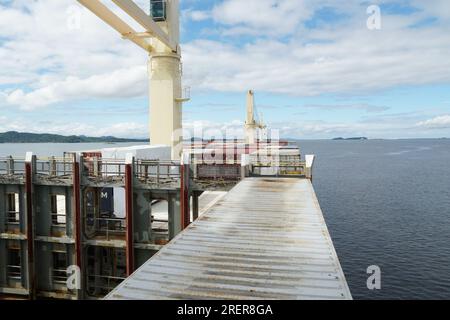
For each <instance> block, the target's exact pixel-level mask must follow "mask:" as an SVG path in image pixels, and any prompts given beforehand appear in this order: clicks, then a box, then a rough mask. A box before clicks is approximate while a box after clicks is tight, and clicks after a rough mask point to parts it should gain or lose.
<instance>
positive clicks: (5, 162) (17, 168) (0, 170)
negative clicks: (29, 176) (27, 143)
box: [0, 156, 25, 175]
mask: <svg viewBox="0 0 450 320" xmlns="http://www.w3.org/2000/svg"><path fill="white" fill-rule="evenodd" d="M23 174H25V159H24V158H13V157H11V156H9V157H0V175H23Z"/></svg>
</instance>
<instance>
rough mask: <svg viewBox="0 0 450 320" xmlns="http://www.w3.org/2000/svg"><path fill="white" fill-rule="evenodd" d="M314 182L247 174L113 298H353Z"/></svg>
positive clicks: (136, 273)
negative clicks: (246, 177) (255, 176)
mask: <svg viewBox="0 0 450 320" xmlns="http://www.w3.org/2000/svg"><path fill="white" fill-rule="evenodd" d="M351 298H352V297H351V294H350V291H349V288H348V285H347V282H346V279H345V276H344V274H343V272H342V268H341V266H340V263H339V259H338V257H337V255H336V251H335V249H334V246H333V243H332V240H331V238H330V235H329V232H328V229H327V226H326V223H325V221H324V218H323V215H322V211H321V209H320V206H319V203H318V201H317V198H316V195H315V192H314V189H313V187H312V184H311V182H310V181H309V180H307V179H293V178H248V179H245V180H243V181H242V182H240V183H239V184H238V185H237V186H236V187H235V188H233V189H232V190H231V191H230V192H229V193H228V194H227V195H226V196H225V197H224V198H222V200H220V201H219V202H218V203H217V204H216V205H215V206H213V207H212V208H211V209H210V210H208V211H207V212H206V213H205V214H203V215H202V216H201V217H200V218H199V219H198V220H197V221H196V222H194V223H193V224H192V225H191V226H189V227H188V228H187V229H186V230H185V231H183V232H182V233H181V234H179V235H178V236H177V237H176V238H175V239H173V241H171V242H170V243H169V244H168V245H166V246H165V247H164V248H163V249H161V250H160V251H159V252H158V253H157V254H156V255H155V256H153V257H152V258H151V259H150V260H149V261H147V262H146V263H145V264H144V265H143V266H142V267H141V268H139V269H138V270H137V271H136V272H135V273H134V274H132V275H131V276H130V277H129V278H128V279H127V280H125V281H124V282H123V283H122V284H121V285H120V286H119V287H117V288H116V289H115V290H114V291H112V292H111V293H110V294H109V295H108V296H107V297H106V299H121V300H123V299H289V300H290V299H351Z"/></svg>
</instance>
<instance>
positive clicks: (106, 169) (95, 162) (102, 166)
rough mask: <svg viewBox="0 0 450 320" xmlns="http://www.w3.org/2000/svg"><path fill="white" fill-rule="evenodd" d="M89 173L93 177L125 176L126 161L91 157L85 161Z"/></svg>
mask: <svg viewBox="0 0 450 320" xmlns="http://www.w3.org/2000/svg"><path fill="white" fill-rule="evenodd" d="M84 165H85V168H86V169H87V175H88V176H89V177H92V178H100V177H103V178H105V177H111V178H112V177H123V176H124V175H125V166H126V164H125V162H124V161H123V160H115V159H104V158H97V157H94V158H90V159H86V160H85V161H84Z"/></svg>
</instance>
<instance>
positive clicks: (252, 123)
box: [245, 90, 266, 144]
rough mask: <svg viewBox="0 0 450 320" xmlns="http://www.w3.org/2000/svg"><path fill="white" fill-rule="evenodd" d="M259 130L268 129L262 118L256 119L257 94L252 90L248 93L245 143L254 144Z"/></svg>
mask: <svg viewBox="0 0 450 320" xmlns="http://www.w3.org/2000/svg"><path fill="white" fill-rule="evenodd" d="M258 129H266V125H265V124H264V123H263V122H262V118H261V119H259V120H256V119H255V94H254V92H253V91H252V90H249V91H248V92H247V120H246V121H245V143H248V144H253V143H255V142H256V140H257V139H258Z"/></svg>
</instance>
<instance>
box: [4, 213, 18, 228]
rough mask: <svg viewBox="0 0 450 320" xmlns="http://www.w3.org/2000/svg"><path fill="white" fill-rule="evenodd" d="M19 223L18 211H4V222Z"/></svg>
mask: <svg viewBox="0 0 450 320" xmlns="http://www.w3.org/2000/svg"><path fill="white" fill-rule="evenodd" d="M19 223H20V212H18V211H7V212H6V224H13V225H18V224H19Z"/></svg>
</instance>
